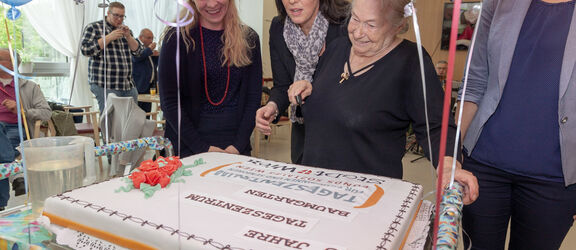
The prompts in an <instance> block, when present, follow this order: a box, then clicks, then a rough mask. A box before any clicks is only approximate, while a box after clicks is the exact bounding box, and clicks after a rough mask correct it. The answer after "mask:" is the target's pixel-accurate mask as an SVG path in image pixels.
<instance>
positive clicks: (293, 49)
mask: <svg viewBox="0 0 576 250" xmlns="http://www.w3.org/2000/svg"><path fill="white" fill-rule="evenodd" d="M328 26H329V23H328V20H327V19H326V18H325V17H324V15H322V13H321V12H318V15H316V19H315V20H314V24H313V25H312V29H311V30H310V32H309V33H308V36H306V34H304V32H303V31H302V29H300V27H299V26H298V25H296V24H295V23H293V22H292V20H290V18H289V17H286V20H285V22H284V32H283V35H284V41H286V45H287V46H288V50H290V53H292V56H293V57H294V61H295V62H296V72H295V73H294V82H296V81H299V80H307V81H310V82H312V76H313V75H314V71H315V70H316V64H318V59H319V57H320V56H319V54H320V51H322V48H323V47H324V41H325V39H326V33H327V32H328ZM290 109H291V111H292V112H290V114H291V115H290V120H292V122H298V123H300V124H302V123H304V119H303V118H302V117H301V116H300V117H297V116H296V114H297V113H300V112H297V110H296V109H297V106H295V105H291V106H290Z"/></svg>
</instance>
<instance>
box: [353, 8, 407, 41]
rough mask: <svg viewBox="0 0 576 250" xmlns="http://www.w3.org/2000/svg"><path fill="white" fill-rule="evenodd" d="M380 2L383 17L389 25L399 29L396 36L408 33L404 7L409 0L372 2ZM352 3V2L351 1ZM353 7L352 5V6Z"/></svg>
mask: <svg viewBox="0 0 576 250" xmlns="http://www.w3.org/2000/svg"><path fill="white" fill-rule="evenodd" d="M372 1H380V2H382V15H384V16H385V17H386V18H387V19H388V21H389V22H390V23H393V24H395V25H396V26H398V27H401V28H400V30H399V31H398V34H403V33H406V32H407V31H408V28H409V25H408V20H409V18H407V17H405V16H404V7H405V6H406V5H407V4H408V3H410V2H411V0H372ZM352 3H354V0H352ZM353 6H354V5H353Z"/></svg>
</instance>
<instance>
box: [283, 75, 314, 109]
mask: <svg viewBox="0 0 576 250" xmlns="http://www.w3.org/2000/svg"><path fill="white" fill-rule="evenodd" d="M311 94H312V83H310V82H309V81H306V80H300V81H296V82H294V83H292V85H290V88H289V89H288V99H289V100H290V103H292V104H298V102H297V101H296V96H297V95H300V97H302V100H304V99H306V97H308V96H309V95H311Z"/></svg>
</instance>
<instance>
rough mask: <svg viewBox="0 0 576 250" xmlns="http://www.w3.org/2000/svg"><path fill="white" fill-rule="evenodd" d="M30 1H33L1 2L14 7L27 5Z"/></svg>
mask: <svg viewBox="0 0 576 250" xmlns="http://www.w3.org/2000/svg"><path fill="white" fill-rule="evenodd" d="M30 1H32V0H0V2H3V3H5V4H9V5H12V7H14V6H20V5H24V4H27V3H28V2H30Z"/></svg>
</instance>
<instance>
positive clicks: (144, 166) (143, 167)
mask: <svg viewBox="0 0 576 250" xmlns="http://www.w3.org/2000/svg"><path fill="white" fill-rule="evenodd" d="M156 169H158V163H156V162H154V161H152V160H146V161H143V162H142V163H141V164H140V167H138V170H140V171H142V172H147V171H152V170H156Z"/></svg>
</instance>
